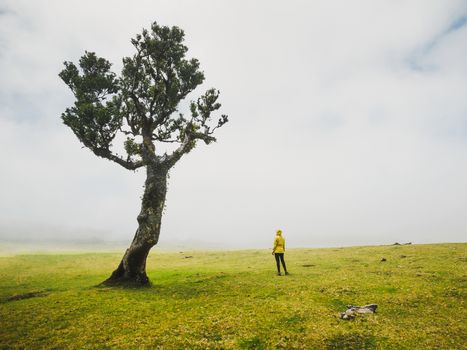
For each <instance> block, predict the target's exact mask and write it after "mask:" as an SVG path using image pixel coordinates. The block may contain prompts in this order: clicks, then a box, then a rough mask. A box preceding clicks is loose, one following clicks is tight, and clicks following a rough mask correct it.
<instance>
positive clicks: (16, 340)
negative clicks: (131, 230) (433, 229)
mask: <svg viewBox="0 0 467 350" xmlns="http://www.w3.org/2000/svg"><path fill="white" fill-rule="evenodd" d="M121 253H123V252H121ZM121 253H119V254H116V253H102V252H101V253H82V254H77V253H69V254H56V253H54V254H41V255H34V254H27V255H15V256H4V257H0V348H1V349H52V348H54V349H68V348H69V349H106V348H108V349H110V348H121V349H144V348H149V349H150V348H156V349H157V348H160V349H466V348H467V347H466V343H467V342H466V340H467V334H466V324H467V322H466V319H467V313H466V309H465V297H466V290H465V287H466V280H467V272H466V268H465V267H466V262H467V254H466V253H467V244H436V245H408V246H377V247H351V248H329V249H289V250H288V251H287V253H286V262H287V264H288V269H289V271H290V273H291V275H290V276H282V277H280V276H276V275H275V265H274V264H275V263H274V259H273V257H272V256H271V255H270V253H269V251H266V250H245V251H224V252H222V251H221V252H198V251H191V252H173V253H170V252H159V251H158V250H157V248H156V249H154V251H153V252H152V253H151V255H150V258H149V260H148V274H149V276H150V278H151V280H152V282H153V286H152V287H150V288H145V289H122V288H107V287H105V288H104V287H96V285H97V284H99V282H101V281H103V280H104V279H105V278H106V277H108V275H109V274H110V272H111V271H112V269H113V268H115V267H116V265H117V263H118V262H119V259H120V257H121ZM383 257H384V258H386V261H384V262H382V261H381V259H382V258H383ZM369 303H376V304H378V310H377V313H376V314H372V315H361V316H359V317H357V318H356V319H355V320H352V321H344V320H341V319H339V312H341V311H344V310H345V309H346V305H347V304H354V305H362V304H369Z"/></svg>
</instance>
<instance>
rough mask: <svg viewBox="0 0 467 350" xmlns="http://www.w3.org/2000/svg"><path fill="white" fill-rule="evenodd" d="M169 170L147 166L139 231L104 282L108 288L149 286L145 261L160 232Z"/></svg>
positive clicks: (139, 217)
mask: <svg viewBox="0 0 467 350" xmlns="http://www.w3.org/2000/svg"><path fill="white" fill-rule="evenodd" d="M167 174H168V171H167V170H165V169H161V168H159V167H156V166H152V165H148V166H147V177H146V182H145V189H144V195H143V200H142V204H141V212H140V213H139V215H138V229H137V230H136V233H135V237H134V238H133V241H132V242H131V245H130V247H129V248H128V249H127V250H126V252H125V255H124V256H123V258H122V261H121V262H120V264H119V265H118V267H117V269H116V270H115V271H114V272H113V273H112V275H111V276H110V277H109V278H108V279H107V280H105V281H104V282H103V284H106V285H115V284H123V285H125V284H129V285H149V284H150V281H149V278H148V276H147V275H146V258H147V256H148V254H149V251H150V250H151V248H152V247H153V246H154V245H156V244H157V242H158V240H159V234H160V230H161V219H162V212H163V210H164V203H165V196H166V193H167Z"/></svg>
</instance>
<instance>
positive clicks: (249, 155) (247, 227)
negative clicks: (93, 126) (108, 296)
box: [0, 0, 467, 248]
mask: <svg viewBox="0 0 467 350" xmlns="http://www.w3.org/2000/svg"><path fill="white" fill-rule="evenodd" d="M153 21H157V22H158V23H159V24H163V25H169V26H172V25H176V26H179V27H181V28H182V29H184V30H185V34H186V45H187V46H188V48H189V51H188V57H196V58H198V59H199V60H200V62H201V67H202V70H203V71H204V72H205V76H206V81H205V83H204V84H203V86H202V87H201V88H198V89H197V90H196V91H195V92H194V93H193V94H192V95H190V96H189V97H188V99H195V98H196V97H197V96H199V95H200V94H201V93H203V92H204V91H205V90H206V89H208V88H210V87H215V88H217V89H219V90H220V91H221V96H220V102H221V103H222V109H221V111H222V113H225V114H228V115H229V119H230V122H229V123H228V124H226V125H225V126H224V127H223V128H222V129H220V130H219V133H218V135H217V139H218V142H217V143H215V144H211V145H209V146H206V145H204V144H201V143H200V144H199V145H198V146H197V147H196V148H195V149H194V150H193V151H192V152H191V153H190V154H188V155H187V156H185V157H184V158H183V159H182V160H181V161H180V162H179V163H178V164H177V166H176V167H175V168H174V169H173V170H172V171H171V173H170V180H169V188H168V195H167V202H166V209H165V214H164V217H163V221H162V230H161V238H160V242H159V244H158V247H162V248H163V247H170V246H179V245H180V246H183V245H187V246H196V247H198V246H199V247H207V248H209V247H223V248H257V247H258V248H259V247H269V246H271V244H272V240H273V238H274V232H275V230H276V229H279V228H280V229H282V231H283V232H284V236H285V237H286V239H287V244H288V246H290V247H315V246H336V245H370V244H391V243H394V242H414V243H430V242H465V240H466V237H467V216H466V215H465V208H466V207H467V161H466V160H467V99H466V98H465V91H467V61H466V60H465V57H466V56H467V5H466V2H465V1H429V2H427V1H410V2H393V1H382V0H381V1H369V0H368V1H352V2H339V1H313V2H307V1H289V2H271V1H255V2H254V3H252V2H248V1H236V2H230V1H203V2H190V1H177V2H170V1H140V2H138V5H135V4H129V3H128V2H123V1H99V2H98V3H96V2H91V1H67V2H66V3H65V2H61V1H45V0H44V1H34V2H30V1H22V0H15V1H12V0H11V1H10V0H7V1H3V2H2V3H0V76H1V77H2V78H1V79H0V152H1V158H2V167H1V168H2V170H1V171H0V240H3V241H15V240H16V241H24V242H26V241H28V242H45V241H47V242H127V243H128V242H130V241H131V239H132V237H133V234H134V232H135V230H136V227H137V221H136V216H137V214H138V212H139V207H140V197H141V195H142V189H143V188H142V185H143V182H144V176H145V174H144V170H139V171H136V172H132V171H127V170H126V169H123V168H121V167H119V166H118V165H116V164H114V163H111V162H109V161H106V160H104V159H101V158H97V157H96V156H95V155H94V154H92V152H90V151H89V150H87V149H86V148H83V147H82V145H81V144H80V143H79V141H78V140H77V139H76V137H75V136H74V135H73V133H72V132H71V130H69V129H68V127H66V126H65V125H63V124H62V122H61V119H60V115H61V113H62V112H63V111H64V110H65V109H66V108H67V107H68V106H70V105H72V103H73V96H72V94H71V92H70V91H69V90H68V88H67V87H66V86H65V84H64V83H63V82H62V81H61V80H60V79H59V78H58V73H59V72H60V70H61V69H62V66H63V61H65V60H66V61H74V62H76V61H77V60H78V59H79V57H80V56H81V55H82V54H84V51H85V50H87V51H95V52H96V53H97V55H99V56H102V57H105V58H107V59H108V60H110V61H111V62H112V63H113V64H114V65H113V71H114V72H116V73H119V70H120V68H121V58H122V57H124V56H129V55H132V54H133V51H132V47H131V44H130V38H131V37H134V36H135V35H136V34H137V33H138V32H140V31H141V29H142V28H144V27H146V28H147V27H149V26H150V24H151V22H153ZM184 107H185V106H181V109H182V108H184Z"/></svg>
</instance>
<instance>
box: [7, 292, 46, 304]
mask: <svg viewBox="0 0 467 350" xmlns="http://www.w3.org/2000/svg"><path fill="white" fill-rule="evenodd" d="M47 295H49V293H47V292H42V291H40V292H28V293H23V294H15V295H12V296H9V297H6V298H5V299H4V300H3V301H4V302H9V301H16V300H23V299H31V298H38V297H45V296H47Z"/></svg>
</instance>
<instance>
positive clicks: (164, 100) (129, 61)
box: [59, 23, 227, 169]
mask: <svg viewBox="0 0 467 350" xmlns="http://www.w3.org/2000/svg"><path fill="white" fill-rule="evenodd" d="M183 41H184V33H183V31H182V30H181V29H180V28H178V27H172V28H169V27H166V26H159V25H158V24H157V23H153V24H152V26H151V30H146V29H144V30H143V31H142V33H141V34H138V35H136V38H134V39H132V40H131V43H132V44H133V46H134V48H135V50H136V53H135V54H134V55H133V56H132V57H124V58H123V68H122V72H121V75H120V76H119V77H117V75H116V74H115V73H113V72H111V71H110V69H111V63H110V62H109V61H107V60H105V59H104V58H100V57H97V56H96V54H95V53H93V52H86V53H85V55H84V56H83V57H81V59H80V61H79V67H77V66H75V65H74V64H73V63H72V62H65V69H64V70H63V71H62V72H61V73H60V74H59V76H60V77H61V78H62V80H63V81H64V82H65V83H66V84H67V85H68V86H69V87H70V89H71V90H72V92H73V94H74V95H75V97H76V101H75V103H74V106H73V107H70V108H67V109H66V111H65V113H63V114H62V119H63V121H64V123H65V124H66V125H67V126H69V127H70V128H71V129H72V130H73V132H74V133H75V135H76V136H77V137H78V138H79V140H80V141H81V142H82V143H83V144H84V145H85V146H86V147H88V148H89V149H91V150H92V151H93V152H94V153H95V154H96V155H98V156H101V157H104V158H108V159H110V160H113V161H115V162H117V163H119V164H120V165H122V166H124V167H126V168H128V169H136V168H138V167H140V166H144V165H149V164H161V163H164V162H165V163H166V165H167V168H170V167H171V166H173V165H174V164H175V163H176V162H177V161H178V160H179V159H180V157H181V156H182V155H183V154H185V153H188V152H189V151H190V150H191V149H192V148H193V147H194V145H195V143H196V141H197V140H203V141H204V142H205V143H210V142H212V141H215V138H214V137H213V136H212V134H213V132H214V130H215V129H217V128H218V127H221V126H222V125H224V124H225V123H226V122H227V116H225V115H222V116H221V117H220V119H219V120H218V121H217V124H215V125H214V126H211V125H210V124H209V122H210V120H211V113H212V112H214V111H216V110H218V109H219V108H220V106H221V105H220V103H219V102H217V100H218V97H219V91H218V90H215V89H209V90H207V91H206V93H205V94H204V95H202V96H201V97H200V98H198V99H197V101H196V102H191V107H190V114H191V115H190V116H189V117H185V116H184V115H183V114H182V113H178V106H179V103H180V101H181V100H183V99H184V98H185V97H186V96H187V95H188V94H189V93H190V92H192V91H193V90H194V89H195V88H196V87H197V86H199V85H200V84H201V83H202V82H203V81H204V74H203V72H202V71H201V70H200V64H199V61H198V60H197V59H195V58H192V59H186V58H185V54H186V52H187V50H188V49H187V47H186V46H185V45H184V44H183ZM119 132H121V133H123V134H125V135H127V140H126V141H125V143H124V148H125V151H126V153H127V156H126V158H122V157H121V156H118V155H115V154H113V153H112V150H111V148H112V141H113V140H114V139H115V136H116V135H117V134H118V133H119ZM161 142H170V143H179V144H180V145H179V148H178V149H176V150H175V151H174V152H173V154H171V155H167V154H163V155H162V154H160V153H159V154H158V153H157V150H158V146H157V144H158V143H161Z"/></svg>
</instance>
